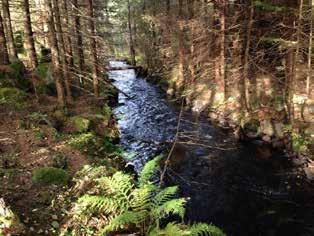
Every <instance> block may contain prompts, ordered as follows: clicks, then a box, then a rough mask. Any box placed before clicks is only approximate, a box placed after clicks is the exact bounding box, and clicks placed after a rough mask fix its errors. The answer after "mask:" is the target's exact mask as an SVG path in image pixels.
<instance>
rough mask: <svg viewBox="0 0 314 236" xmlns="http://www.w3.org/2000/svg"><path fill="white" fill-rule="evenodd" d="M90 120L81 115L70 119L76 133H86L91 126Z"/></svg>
mask: <svg viewBox="0 0 314 236" xmlns="http://www.w3.org/2000/svg"><path fill="white" fill-rule="evenodd" d="M90 124H91V122H90V120H88V119H86V118H83V117H81V116H74V117H72V118H71V119H70V126H72V128H73V132H74V133H85V132H87V131H88V129H89V127H90Z"/></svg>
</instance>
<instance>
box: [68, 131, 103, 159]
mask: <svg viewBox="0 0 314 236" xmlns="http://www.w3.org/2000/svg"><path fill="white" fill-rule="evenodd" d="M68 144H69V145H70V146H71V147H72V148H74V149H76V150H79V151H81V152H86V153H88V154H94V153H96V152H97V150H98V147H99V143H98V139H97V137H96V136H95V135H94V134H93V133H86V134H78V135H76V136H74V137H72V138H71V139H70V140H69V142H68Z"/></svg>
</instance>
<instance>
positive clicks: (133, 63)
mask: <svg viewBox="0 0 314 236" xmlns="http://www.w3.org/2000/svg"><path fill="white" fill-rule="evenodd" d="M128 28H129V41H130V56H131V65H132V66H136V59H135V49H134V41H133V29H132V20H131V4H130V0H128Z"/></svg>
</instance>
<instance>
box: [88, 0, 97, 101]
mask: <svg viewBox="0 0 314 236" xmlns="http://www.w3.org/2000/svg"><path fill="white" fill-rule="evenodd" d="M88 16H89V20H88V25H89V33H90V42H89V43H90V50H91V56H92V67H93V68H92V78H93V86H94V94H95V96H96V97H99V81H98V65H97V63H98V61H97V44H96V32H95V23H94V20H95V19H94V4H93V0H88Z"/></svg>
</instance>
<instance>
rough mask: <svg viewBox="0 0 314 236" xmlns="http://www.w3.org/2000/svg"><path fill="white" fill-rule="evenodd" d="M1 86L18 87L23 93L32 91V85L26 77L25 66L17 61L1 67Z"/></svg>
mask: <svg viewBox="0 0 314 236" xmlns="http://www.w3.org/2000/svg"><path fill="white" fill-rule="evenodd" d="M0 86H2V87H16V88H19V89H21V90H23V91H30V90H31V89H32V83H31V81H30V80H29V79H27V78H26V77H25V66H24V64H23V62H21V61H19V60H17V61H15V62H13V63H11V64H10V65H7V66H1V73H0Z"/></svg>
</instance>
